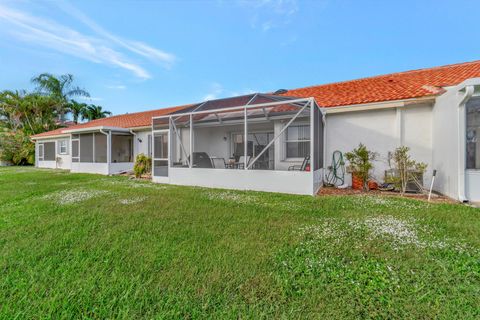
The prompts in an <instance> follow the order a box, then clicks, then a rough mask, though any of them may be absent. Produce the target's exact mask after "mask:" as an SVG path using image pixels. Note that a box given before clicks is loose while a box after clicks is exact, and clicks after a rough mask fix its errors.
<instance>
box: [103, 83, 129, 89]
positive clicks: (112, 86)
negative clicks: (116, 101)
mask: <svg viewBox="0 0 480 320" xmlns="http://www.w3.org/2000/svg"><path fill="white" fill-rule="evenodd" d="M107 88H108V89H113V90H125V89H127V86H125V85H123V84H118V85H110V86H107Z"/></svg>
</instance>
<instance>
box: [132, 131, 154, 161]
mask: <svg viewBox="0 0 480 320" xmlns="http://www.w3.org/2000/svg"><path fill="white" fill-rule="evenodd" d="M134 132H135V133H136V134H137V136H136V139H135V142H134V143H135V148H134V156H135V157H137V155H138V154H140V153H143V154H145V155H147V156H148V136H149V135H151V134H152V131H151V130H142V131H134ZM139 139H140V140H141V141H142V142H140V141H139Z"/></svg>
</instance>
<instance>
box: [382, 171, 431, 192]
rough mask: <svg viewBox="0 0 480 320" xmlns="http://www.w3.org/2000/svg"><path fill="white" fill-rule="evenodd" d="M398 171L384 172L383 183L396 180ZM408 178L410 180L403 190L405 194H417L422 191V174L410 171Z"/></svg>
mask: <svg viewBox="0 0 480 320" xmlns="http://www.w3.org/2000/svg"><path fill="white" fill-rule="evenodd" d="M398 176H399V174H398V170H397V169H389V170H385V182H391V181H395V180H397V179H398ZM409 176H410V177H411V179H410V180H409V181H408V182H407V187H406V188H405V191H406V192H412V193H419V192H421V191H422V187H423V172H421V171H410V172H409Z"/></svg>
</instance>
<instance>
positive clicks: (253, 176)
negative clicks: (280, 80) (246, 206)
mask: <svg viewBox="0 0 480 320" xmlns="http://www.w3.org/2000/svg"><path fill="white" fill-rule="evenodd" d="M138 118H141V119H142V120H141V121H133V120H132V119H138ZM152 119H153V120H152ZM132 121H133V122H132ZM150 126H151V127H150ZM148 135H151V136H153V137H154V139H153V143H152V148H151V149H150V153H151V154H153V168H154V169H153V180H154V181H157V182H164V183H173V184H185V185H201V186H208V187H223V188H233V189H251V190H264V191H277V192H288V193H299V194H315V193H316V192H317V191H318V188H319V187H320V186H321V184H322V180H323V176H324V174H325V173H326V171H328V170H329V169H328V167H329V166H330V165H331V158H332V154H333V152H334V151H335V150H339V151H341V152H347V151H350V150H352V149H353V148H355V147H356V146H358V144H359V143H360V142H361V143H364V144H365V145H366V146H367V147H368V148H369V149H370V150H373V151H376V152H378V153H379V160H378V161H377V162H375V169H374V172H373V175H374V177H375V178H377V179H378V180H379V181H382V180H383V178H384V174H385V170H386V169H388V168H389V155H390V152H392V151H394V150H395V148H397V147H398V146H402V145H405V146H408V147H410V148H411V155H412V158H414V159H415V160H418V161H422V162H425V163H427V164H428V169H427V172H426V173H425V176H424V184H425V185H429V183H430V181H431V177H432V171H433V169H436V170H437V177H436V180H435V184H434V189H435V190H437V191H438V192H441V193H443V194H445V195H447V196H450V197H452V198H454V199H458V200H460V201H467V200H470V201H479V200H480V61H475V62H467V63H461V64H455V65H448V66H443V67H436V68H430V69H420V70H413V71H407V72H401V73H394V74H388V75H382V76H376V77H370V78H364V79H358V80H353V81H345V82H339V83H333V84H325V85H319V86H311V87H306V88H299V89H293V90H279V91H277V92H275V93H273V94H252V95H246V96H241V97H232V98H226V99H218V100H213V101H207V102H204V103H198V104H194V105H190V106H185V107H177V108H173V109H172V108H170V109H160V110H156V111H150V112H142V113H134V114H127V115H121V116H114V117H110V118H106V119H101V120H96V121H92V122H90V123H86V124H80V125H77V126H73V127H70V128H68V129H60V130H55V131H51V132H46V133H43V134H41V135H36V136H34V137H33V139H35V140H36V142H37V143H36V145H37V166H39V167H60V168H66V169H70V170H72V171H75V172H96V173H103V174H112V173H117V172H120V171H123V170H130V169H131V168H132V166H133V158H134V156H135V155H136V154H138V153H140V152H142V153H149V151H148V150H147V149H148V148H147V147H146V146H147V144H148V142H146V141H149V140H148ZM62 140H64V141H62ZM140 141H142V142H140ZM190 141H193V143H190ZM244 141H247V143H246V144H244V143H243V142H244ZM49 142H50V143H52V142H53V144H50V145H48V143H49ZM65 145H66V147H65ZM66 149H67V151H65V150H66ZM108 150H110V151H108ZM62 153H63V154H65V153H66V155H62ZM245 155H246V156H245ZM57 160H58V161H57ZM213 169H214V170H213ZM232 169H233V170H232ZM289 169H290V170H289ZM292 169H293V170H292ZM346 180H347V182H349V178H348V177H347V179H346Z"/></svg>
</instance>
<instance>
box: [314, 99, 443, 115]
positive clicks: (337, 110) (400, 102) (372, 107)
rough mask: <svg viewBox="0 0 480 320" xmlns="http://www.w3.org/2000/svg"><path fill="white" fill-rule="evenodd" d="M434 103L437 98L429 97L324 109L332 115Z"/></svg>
mask: <svg viewBox="0 0 480 320" xmlns="http://www.w3.org/2000/svg"><path fill="white" fill-rule="evenodd" d="M434 101H435V96H432V97H430V96H429V97H422V98H413V99H404V100H393V101H381V102H373V103H361V104H352V105H345V106H337V107H323V108H324V109H325V112H326V113H329V114H330V113H342V112H354V111H367V110H379V109H388V108H399V107H405V106H407V105H411V104H415V103H433V102H434Z"/></svg>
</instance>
